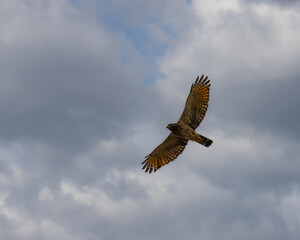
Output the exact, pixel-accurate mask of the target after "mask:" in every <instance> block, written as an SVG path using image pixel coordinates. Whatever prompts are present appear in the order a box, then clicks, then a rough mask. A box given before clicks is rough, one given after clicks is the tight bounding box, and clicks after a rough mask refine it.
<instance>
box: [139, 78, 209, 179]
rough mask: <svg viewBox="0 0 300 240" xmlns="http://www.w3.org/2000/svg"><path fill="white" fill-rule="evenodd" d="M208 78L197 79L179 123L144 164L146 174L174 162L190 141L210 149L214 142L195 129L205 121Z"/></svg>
mask: <svg viewBox="0 0 300 240" xmlns="http://www.w3.org/2000/svg"><path fill="white" fill-rule="evenodd" d="M209 82H210V80H208V78H207V77H205V78H204V76H203V75H202V76H201V78H199V76H198V77H197V79H196V81H195V83H194V84H193V85H192V87H191V91H190V94H189V96H188V98H187V100H186V103H185V107H184V110H183V113H182V115H181V117H180V119H179V121H178V122H177V123H171V124H169V125H168V126H167V128H168V129H169V130H170V131H171V133H170V135H169V136H168V137H167V138H166V139H165V141H163V142H162V143H161V144H160V145H159V146H158V147H157V148H155V149H154V150H153V151H152V153H150V154H149V155H148V156H146V157H145V158H146V160H145V161H144V162H142V164H144V167H143V168H142V169H145V168H146V170H145V172H149V173H151V172H152V171H153V170H154V172H155V171H156V170H157V169H159V168H160V167H161V166H163V165H165V164H168V163H169V162H171V161H173V160H174V159H176V158H177V157H178V155H179V154H181V153H182V152H183V150H184V148H185V146H186V145H187V143H188V140H191V141H195V142H198V143H200V144H202V145H204V146H206V147H209V146H210V145H211V144H212V143H213V141H212V140H210V139H208V138H206V137H204V136H202V135H200V134H198V133H196V132H195V129H196V128H197V127H198V126H199V124H200V123H201V121H202V120H203V118H204V116H205V113H206V110H207V107H208V101H209V88H210V84H209Z"/></svg>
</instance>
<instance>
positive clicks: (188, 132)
mask: <svg viewBox="0 0 300 240" xmlns="http://www.w3.org/2000/svg"><path fill="white" fill-rule="evenodd" d="M167 128H168V129H170V131H171V132H172V133H174V134H175V135H176V136H177V137H179V138H182V139H185V140H191V141H194V142H197V143H200V144H202V145H204V146H205V147H209V146H210V145H211V144H212V140H210V139H208V138H206V137H204V136H202V135H200V134H198V133H196V131H195V130H194V129H192V128H191V127H190V126H189V125H187V124H185V123H184V122H183V121H181V120H179V121H178V122H177V123H170V124H169V125H168V126H167Z"/></svg>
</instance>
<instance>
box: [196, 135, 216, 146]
mask: <svg viewBox="0 0 300 240" xmlns="http://www.w3.org/2000/svg"><path fill="white" fill-rule="evenodd" d="M196 142H197V143H200V144H202V145H203V146H205V147H209V146H210V145H211V144H212V143H213V141H212V140H211V139H209V138H207V137H204V136H202V135H200V134H198V139H197V140H196Z"/></svg>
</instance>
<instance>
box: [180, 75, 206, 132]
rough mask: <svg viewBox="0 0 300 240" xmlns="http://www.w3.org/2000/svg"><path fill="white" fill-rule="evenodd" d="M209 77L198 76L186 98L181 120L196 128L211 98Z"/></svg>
mask: <svg viewBox="0 0 300 240" xmlns="http://www.w3.org/2000/svg"><path fill="white" fill-rule="evenodd" d="M209 81H210V80H208V79H207V77H205V78H204V76H203V75H202V76H201V78H199V76H198V77H197V79H196V81H195V83H194V84H193V85H192V87H191V91H190V94H189V96H188V98H187V100H186V103H185V107H184V110H183V113H182V115H181V117H180V119H179V120H181V121H183V122H184V123H185V124H187V125H189V126H190V127H191V128H193V129H196V128H197V127H198V126H199V124H200V123H201V121H202V120H203V118H204V116H205V113H206V110H207V107H208V100H209V88H210V84H209Z"/></svg>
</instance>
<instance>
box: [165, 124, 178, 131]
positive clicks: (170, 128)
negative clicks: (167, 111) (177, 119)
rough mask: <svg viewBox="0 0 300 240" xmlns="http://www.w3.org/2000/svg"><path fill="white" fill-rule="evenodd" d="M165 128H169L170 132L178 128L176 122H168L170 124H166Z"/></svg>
mask: <svg viewBox="0 0 300 240" xmlns="http://www.w3.org/2000/svg"><path fill="white" fill-rule="evenodd" d="M166 128H167V129H169V130H170V131H171V132H173V131H175V130H176V129H177V128H178V126H177V124H176V123H170V124H168V125H167V127H166Z"/></svg>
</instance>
